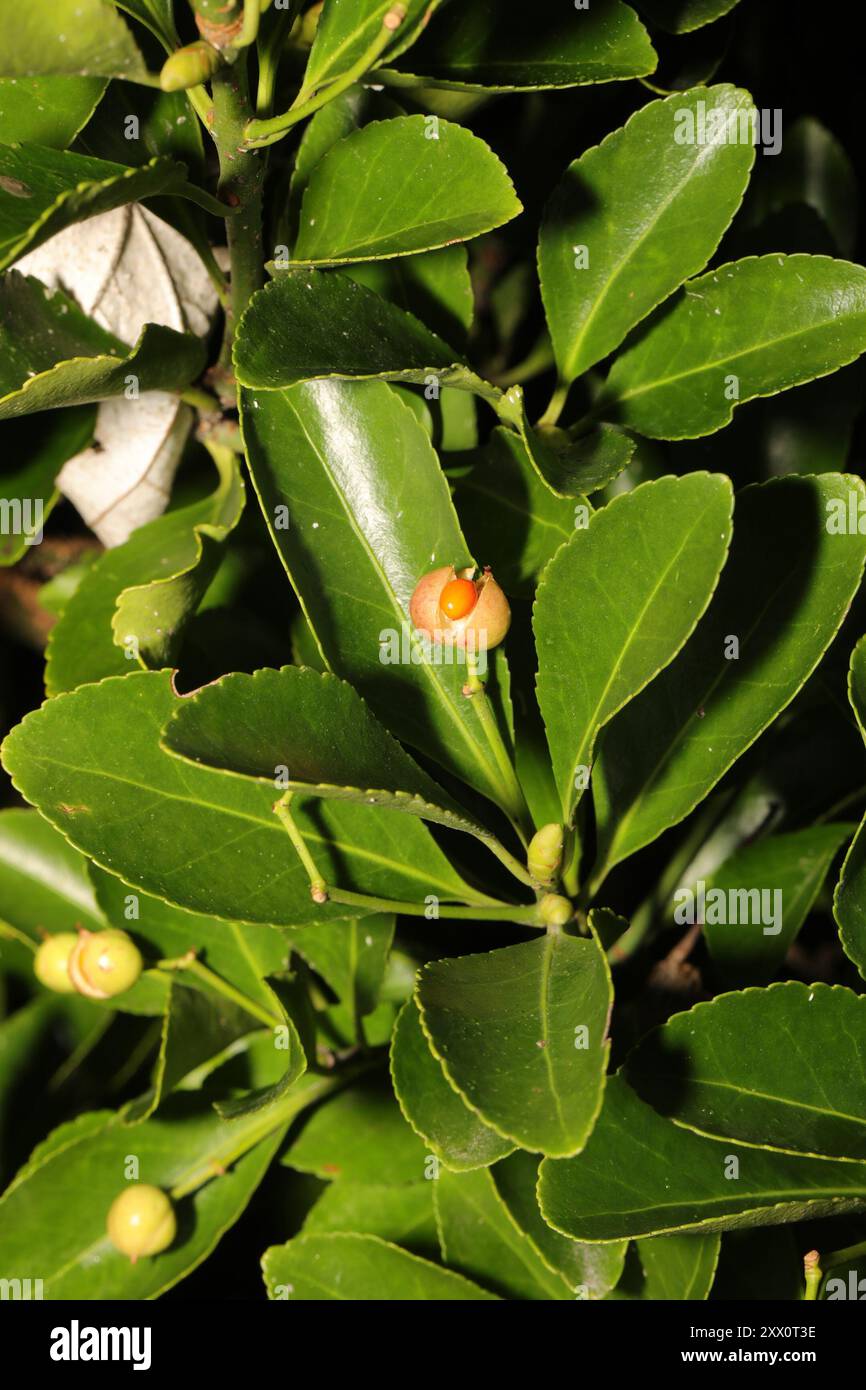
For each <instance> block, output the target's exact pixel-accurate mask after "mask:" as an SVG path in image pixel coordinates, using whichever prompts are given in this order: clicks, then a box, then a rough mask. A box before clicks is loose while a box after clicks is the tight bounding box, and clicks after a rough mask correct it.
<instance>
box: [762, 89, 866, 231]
mask: <svg viewBox="0 0 866 1390" xmlns="http://www.w3.org/2000/svg"><path fill="white" fill-rule="evenodd" d="M761 173H762V177H761V178H759V179H755V181H754V183H753V184H752V186H751V188H750V189H749V196H748V199H747V200H746V204H745V206H744V208H743V216H742V219H740V221H742V222H745V223H746V225H747V226H752V227H754V226H760V224H761V223H762V222H766V221H768V220H769V219H772V218H777V217H778V216H779V215H780V214H783V213H785V212H786V211H787V212H790V210H791V209H795V208H796V209H799V208H803V207H806V208H810V209H812V210H813V211H814V212H815V213H817V214H818V216H819V217H820V218H821V220H822V222H823V223H824V225H825V226H826V227H827V228H828V230H829V231H830V233H831V235H832V238H833V241H834V242H835V244H836V249H837V250H839V251H840V252H841V253H842V255H843V256H850V255H851V254H852V253H853V251H854V248H855V246H856V242H857V203H858V198H859V190H858V184H857V175H856V173H855V171H854V168H853V166H852V164H851V161H850V159H849V158H848V155H847V154H846V152H845V149H844V146H843V145H841V144H840V142H839V141H838V140H837V139H836V137H835V135H833V134H832V132H831V131H829V130H828V129H827V127H826V126H823V125H822V124H821V122H820V121H816V120H815V118H814V117H813V116H800V117H799V118H798V119H797V120H796V121H794V122H793V124H792V125H791V126H790V127H789V128H788V129H786V131H785V143H784V147H783V149H782V151H781V153H780V154H779V155H778V156H774V157H773V158H772V159H769V160H767V161H766V163H765V164H764V166H763V168H762V170H761ZM739 225H740V223H739V222H738V227H739Z"/></svg>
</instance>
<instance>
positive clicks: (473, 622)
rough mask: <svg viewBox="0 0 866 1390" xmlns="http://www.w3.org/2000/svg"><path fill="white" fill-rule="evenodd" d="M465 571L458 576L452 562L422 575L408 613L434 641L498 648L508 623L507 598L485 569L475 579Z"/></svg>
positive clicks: (482, 649)
mask: <svg viewBox="0 0 866 1390" xmlns="http://www.w3.org/2000/svg"><path fill="white" fill-rule="evenodd" d="M469 574H472V571H471V570H470V571H469V572H468V574H467V573H464V574H462V575H460V576H458V575H457V571H456V570H455V569H454V566H453V565H443V566H442V567H441V568H440V569H435V570H431V571H430V573H429V574H425V575H424V578H423V579H420V580H419V581H418V583H417V584H416V586H415V592H414V593H413V595H412V599H411V602H410V604H409V616H410V618H411V619H412V622H413V623H414V625H415V627H416V628H417V629H418V631H419V632H424V633H426V634H427V636H428V637H432V638H433V640H434V641H435V642H453V643H454V645H455V646H458V647H469V648H470V649H472V650H475V651H484V650H486V649H488V648H490V647H498V646H499V643H500V642H501V641H502V639H503V637H504V636H505V634H506V632H507V631H508V629H509V626H510V625H511V609H510V608H509V606H508V599H507V598H506V597H505V595H504V593H503V592H502V590H501V589H500V587H499V585H498V584H497V582H496V580H495V579H494V578H493V575H492V574H491V573H490V570H489V569H486V570H484V571H483V573H482V574H481V575H479V577H478V578H477V579H471V578H469V577H468V575H469Z"/></svg>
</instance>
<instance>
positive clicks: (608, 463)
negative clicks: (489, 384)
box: [465, 381, 635, 498]
mask: <svg viewBox="0 0 866 1390" xmlns="http://www.w3.org/2000/svg"><path fill="white" fill-rule="evenodd" d="M465 385H466V387H467V389H470V390H471V389H475V390H478V394H479V395H483V394H485V392H484V391H483V390H481V389H479V388H478V386H477V385H474V383H473V384H470V382H469V381H467V382H466V383H465ZM520 389H521V388H520V387H517V386H513V387H512V388H511V390H510V391H509V392H508V393H507V396H506V397H505V402H506V403H507V402H508V399H509V397H510V398H512V399H514V398H515V396H516V393H517V392H519V391H520ZM488 399H489V401H490V404H491V405H492V406H493V408H494V410H495V409H496V408H497V406H500V407H501V406H502V404H503V403H502V402H497V401H496V399H495V398H491V397H490V396H489V394H488ZM521 403H522V402H521ZM504 413H505V414H506V416H507V415H508V414H510V413H511V411H510V409H509V407H508V405H507V404H506V405H505V412H504ZM518 433H519V436H520V438H521V440H522V442H523V447H524V449H525V450H526V453H527V455H528V457H529V458H530V460H531V462H532V466H533V468H534V469H535V471H536V473H537V474H538V476H539V477H540V478H541V479H542V480H543V481H544V482H545V483H546V484H547V486H548V487H549V488H550V490H551V492H553V493H555V494H556V496H557V497H579V498H582V497H583V496H584V495H587V496H588V495H589V494H590V493H592V492H598V491H599V489H601V488H603V487H607V485H608V483H610V482H612V481H613V479H614V478H616V477H618V475H619V474H620V473H621V472H622V471H623V469H624V468H625V467H626V466H627V465H628V463H629V460H630V459H631V456H632V454H633V453H634V449H635V444H634V440H633V439H631V438H629V436H628V435H627V434H624V433H623V431H622V430H618V429H614V428H612V426H610V425H596V426H595V427H594V428H592V429H590V430H588V431H587V432H585V433H584V434H581V435H579V436H578V437H577V438H574V439H572V438H571V437H570V436H569V435H568V434H566V432H565V431H564V430H560V429H559V428H558V427H556V426H552V427H551V426H544V425H541V426H539V427H538V428H536V429H532V428H531V427H530V425H529V422H528V420H527V419H526V413H525V410H523V412H522V415H521V418H520V419H519V421H518Z"/></svg>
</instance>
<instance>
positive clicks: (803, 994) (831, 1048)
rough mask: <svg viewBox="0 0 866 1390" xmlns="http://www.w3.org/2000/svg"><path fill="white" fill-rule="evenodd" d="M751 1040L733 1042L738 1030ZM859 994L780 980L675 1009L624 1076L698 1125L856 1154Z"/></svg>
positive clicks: (864, 1133)
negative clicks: (751, 1043) (754, 1041)
mask: <svg viewBox="0 0 866 1390" xmlns="http://www.w3.org/2000/svg"><path fill="white" fill-rule="evenodd" d="M746 1037H754V1038H760V1046H759V1047H753V1048H748V1049H746V1050H744V1048H743V1038H746ZM864 1047H866V998H861V997H859V996H858V995H856V994H853V993H852V992H851V991H850V990H848V989H844V988H843V987H842V986H841V985H836V986H829V985H820V984H815V985H803V984H800V983H799V981H795V980H789V981H786V982H785V983H784V984H775V985H770V987H769V988H768V989H762V990H759V989H746V990H742V991H740V992H739V993H736V994H723V995H719V996H718V997H717V998H716V999H713V1000H712V1001H711V1002H709V1003H706V1004H697V1005H695V1007H694V1008H693V1009H690V1010H689V1011H688V1012H687V1013H679V1014H675V1015H674V1017H673V1018H672V1019H670V1021H669V1022H668V1023H666V1024H665V1025H664V1026H663V1027H662V1028H657V1029H655V1030H654V1031H653V1032H652V1033H650V1034H648V1035H647V1037H645V1038H644V1039H643V1040H642V1041H641V1042H640V1043H639V1044H638V1046H637V1048H636V1049H635V1050H634V1051H633V1052H632V1053H631V1054H630V1056H629V1059H628V1061H627V1063H626V1066H625V1077H626V1079H627V1081H628V1082H629V1084H630V1085H631V1086H632V1087H633V1088H634V1089H635V1090H636V1091H637V1093H638V1095H639V1096H641V1097H642V1099H643V1100H645V1101H647V1102H648V1103H649V1104H650V1105H652V1106H653V1107H654V1109H656V1110H658V1111H659V1113H660V1114H663V1115H667V1116H668V1117H669V1118H670V1119H672V1120H674V1121H676V1123H678V1124H682V1125H685V1126H687V1127H688V1128H689V1129H694V1130H696V1131H697V1132H698V1133H701V1134H707V1135H709V1136H716V1137H718V1138H723V1139H733V1140H736V1141H737V1142H739V1143H741V1144H756V1145H759V1146H761V1147H764V1148H771V1149H776V1150H785V1151H786V1152H789V1153H801V1154H811V1155H812V1156H814V1157H817V1158H824V1157H827V1158H850V1159H857V1160H859V1161H860V1162H862V1161H863V1159H864V1157H866V1077H864V1075H863V1069H862V1067H861V1066H860V1064H859V1059H860V1058H861V1057H862V1055H863V1051H864Z"/></svg>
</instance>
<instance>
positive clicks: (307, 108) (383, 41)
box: [245, 4, 406, 149]
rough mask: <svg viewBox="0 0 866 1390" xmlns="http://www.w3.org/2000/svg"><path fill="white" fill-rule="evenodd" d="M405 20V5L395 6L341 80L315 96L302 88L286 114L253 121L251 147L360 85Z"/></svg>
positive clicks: (249, 130) (249, 128)
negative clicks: (355, 85) (356, 84)
mask: <svg viewBox="0 0 866 1390" xmlns="http://www.w3.org/2000/svg"><path fill="white" fill-rule="evenodd" d="M405 17H406V9H405V6H404V5H400V4H396V5H394V6H392V8H391V9H390V10H389V11H388V13H387V14H386V15H385V18H384V19H383V20H382V27H381V29H380V30H379V32H378V34H377V35H376V37H375V39H374V40H373V42H372V43H371V44H370V47H369V48H368V49H367V51H366V52H365V53H363V54H362V55H361V57H360V58H359V59H358V61H357V62H356V63H355V64H354V65H353V66H352V67H351V68H349V69H348V70H347V71H346V72H344V73H343V74H342V75H341V76H340V77H337V78H335V79H334V81H333V82H331V83H330V85H329V86H326V87H322V88H321V89H320V90H319V91H318V92H316V93H315V95H314V96H308V95H307V89H306V88H305V87H302V88H301V90H300V92H299V93H298V95H297V97H296V98H295V101H294V102H293V104H292V106H291V107H290V108H289V110H288V111H284V112H283V113H282V115H280V116H271V117H269V118H268V119H266V120H251V121H250V122H249V123H248V125H247V128H246V132H245V139H246V143H247V147H248V148H250V149H260V148H261V147H262V146H263V145H273V144H274V142H275V141H276V140H282V138H283V136H284V135H285V134H287V132H288V131H290V130H291V128H292V126H294V125H297V124H298V122H299V121H305V120H306V119H307V117H308V116H312V115H313V113H314V112H315V111H319V110H320V109H321V108H322V107H323V106H326V105H327V103H328V102H329V101H333V100H334V97H338V96H339V95H340V93H341V92H345V91H346V90H347V89H348V88H349V87H352V86H354V84H355V83H356V82H359V81H360V79H361V78H362V77H363V76H364V75H365V73H367V72H368V71H369V70H370V68H372V67H373V66H374V64H375V63H376V62H377V61H378V60H379V58H380V57H381V56H382V54H383V53H384V51H385V49H386V48H387V47H388V45H389V44H390V43H391V42H392V41H393V38H394V33H395V31H396V30H397V28H398V27H399V25H400V24H401V23H402V22H403V20H404V19H405Z"/></svg>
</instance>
